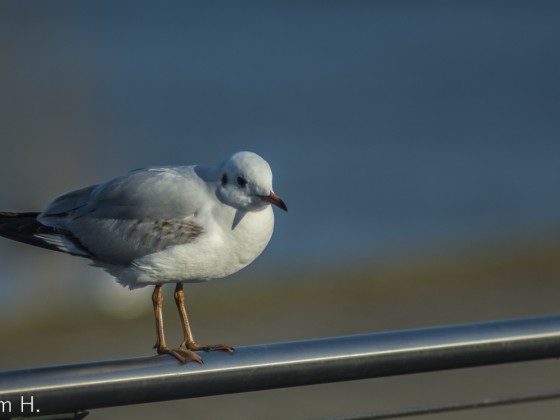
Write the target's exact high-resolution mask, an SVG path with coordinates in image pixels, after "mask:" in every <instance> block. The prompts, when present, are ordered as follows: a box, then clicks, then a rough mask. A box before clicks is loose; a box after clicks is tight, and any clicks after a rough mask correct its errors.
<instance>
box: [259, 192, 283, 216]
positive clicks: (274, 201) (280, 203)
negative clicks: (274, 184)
mask: <svg viewBox="0 0 560 420" xmlns="http://www.w3.org/2000/svg"><path fill="white" fill-rule="evenodd" d="M260 197H261V198H262V199H263V201H268V202H269V203H270V204H273V205H275V206H276V207H278V208H281V209H282V210H284V211H288V207H286V204H285V203H284V202H283V201H282V199H281V198H280V197H278V196H277V195H276V194H274V193H273V192H272V191H271V192H270V194H269V195H261V196H260Z"/></svg>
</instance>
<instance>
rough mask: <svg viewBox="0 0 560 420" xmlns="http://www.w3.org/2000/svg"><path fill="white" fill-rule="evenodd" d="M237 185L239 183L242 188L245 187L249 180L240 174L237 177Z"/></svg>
mask: <svg viewBox="0 0 560 420" xmlns="http://www.w3.org/2000/svg"><path fill="white" fill-rule="evenodd" d="M237 185H239V186H240V187H241V188H245V186H247V180H246V179H245V178H243V177H242V176H238V177H237Z"/></svg>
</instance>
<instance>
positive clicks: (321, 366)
mask: <svg viewBox="0 0 560 420" xmlns="http://www.w3.org/2000/svg"><path fill="white" fill-rule="evenodd" d="M558 356H560V315H555V316H547V317H538V318H523V319H514V320H505V321H493V322H484V323H473V324H461V325H450V326H443V327H434V328H423V329H414V330H402V331H391V332H382V333H372V334H361V335H353V336H347V337H334V338H323V339H315V340H304V341H293V342H285V343H276V344H264V345H256V346H246V347H236V349H235V353H233V354H229V353H224V352H210V353H205V354H204V362H205V363H204V365H198V364H196V363H189V364H186V365H179V364H178V363H177V360H175V359H174V358H172V357H169V356H154V357H143V358H135V359H127V360H111V361H103V362H95V363H87V364H79V365H68V366H55V367H45V368H39V369H28V370H13V371H6V372H0V418H10V417H12V416H31V415H46V414H60V413H68V412H78V411H82V410H87V409H94V408H101V407H111V406H119V405H127V404H139V403H147V402H154V401H165V400H173V399H180V398H193V397H202V396H209V395H218V394H228V393H236V392H247V391H256V390H264V389H272V388H282V387H291V386H299V385H311V384H319V383H327V382H337V381H347V380H354V379H364V378H374V377H382V376H391V375H400V374H408V373H417V372H427V371H436V370H443V369H455V368H462V367H472V366H481V365H489V364H500V363H508V362H519V361H527V360H535V359H544V358H552V357H558ZM6 402H10V403H11V412H10V413H6V409H5V406H6ZM21 402H23V403H25V405H24V406H23V407H21V405H20V403H21ZM2 403H4V410H3V411H4V412H2V411H1V410H2ZM31 403H32V404H31ZM20 408H23V410H20ZM32 410H33V411H32ZM22 411H23V412H22ZM8 414H9V415H8Z"/></svg>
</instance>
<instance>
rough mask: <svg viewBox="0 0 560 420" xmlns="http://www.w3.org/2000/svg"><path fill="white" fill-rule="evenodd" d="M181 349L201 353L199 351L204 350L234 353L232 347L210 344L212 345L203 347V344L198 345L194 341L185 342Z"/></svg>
mask: <svg viewBox="0 0 560 420" xmlns="http://www.w3.org/2000/svg"><path fill="white" fill-rule="evenodd" d="M181 348H182V349H187V350H190V351H199V350H203V351H215V350H218V351H227V352H228V353H233V347H231V346H226V345H223V344H210V345H203V344H198V343H195V342H194V341H183V343H181Z"/></svg>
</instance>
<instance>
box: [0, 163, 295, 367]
mask: <svg viewBox="0 0 560 420" xmlns="http://www.w3.org/2000/svg"><path fill="white" fill-rule="evenodd" d="M272 205H274V206H276V207H278V208H280V209H282V210H284V211H287V210H288V208H287V207H286V204H285V203H284V201H282V200H281V199H280V197H278V196H277V195H276V194H275V193H274V192H273V190H272V171H271V169H270V166H269V164H268V163H267V162H266V161H265V160H264V159H263V158H261V157H260V156H259V155H257V154H255V153H252V152H237V153H234V154H233V155H232V156H230V157H229V158H227V159H225V160H223V161H222V162H221V163H219V164H217V165H215V166H206V165H194V166H165V167H150V168H144V169H138V170H134V171H132V172H129V173H128V174H126V175H124V176H121V177H118V178H115V179H113V180H110V181H108V182H105V183H102V184H98V185H92V186H89V187H85V188H82V189H79V190H76V191H72V192H69V193H67V194H64V195H62V196H60V197H58V198H56V199H55V200H53V201H52V202H51V203H50V204H49V205H48V206H47V207H46V208H45V210H43V212H41V213H32V212H25V213H15V212H0V236H4V237H6V238H9V239H12V240H15V241H19V242H23V243H26V244H30V245H34V246H38V247H42V248H46V249H50V250H54V251H60V252H64V253H67V254H70V255H75V256H79V257H85V258H88V259H90V260H91V263H92V265H94V266H97V267H101V268H103V269H105V270H106V271H107V272H108V273H110V274H111V275H113V276H114V277H115V278H116V279H117V281H118V282H119V283H120V284H121V285H123V286H125V287H129V288H130V289H135V288H140V287H145V286H149V285H154V286H155V288H154V292H153V294H152V304H153V307H154V315H155V321H156V337H157V339H156V344H155V346H154V348H155V349H156V350H157V353H158V354H169V355H171V356H173V357H175V358H176V359H177V360H178V361H179V362H180V363H181V364H185V363H187V362H197V363H202V358H201V357H200V356H199V355H198V354H196V353H195V351H199V350H204V351H212V350H221V351H226V352H233V348H232V347H231V346H226V345H222V344H217V345H200V344H198V343H196V342H195V340H194V338H193V335H192V332H191V328H190V324H189V320H188V318H187V311H186V308H185V294H184V291H183V283H189V282H202V281H207V280H211V279H217V278H223V277H226V276H228V275H230V274H233V273H235V272H237V271H239V270H240V269H242V268H243V267H245V266H247V265H248V264H250V263H251V262H252V261H253V260H254V259H255V258H257V256H259V254H260V253H261V252H262V251H263V250H264V248H265V247H266V245H267V244H268V242H269V240H270V238H271V236H272V230H273V227H274V213H273V211H272ZM167 283H175V284H176V286H175V293H174V298H175V303H176V304H177V309H178V311H179V316H180V318H181V324H182V329H183V335H184V340H183V342H182V343H181V345H180V346H179V347H177V348H171V347H167V345H166V343H165V335H164V328H163V314H162V308H163V295H162V286H163V285H164V284H167Z"/></svg>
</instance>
